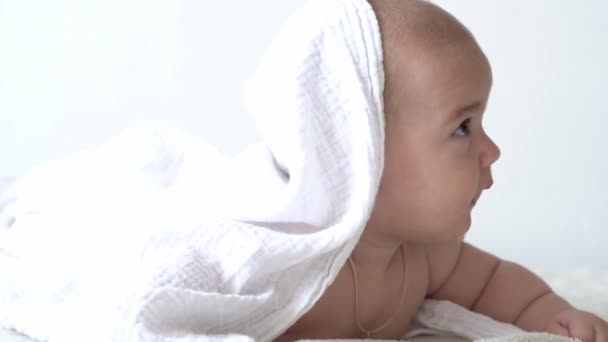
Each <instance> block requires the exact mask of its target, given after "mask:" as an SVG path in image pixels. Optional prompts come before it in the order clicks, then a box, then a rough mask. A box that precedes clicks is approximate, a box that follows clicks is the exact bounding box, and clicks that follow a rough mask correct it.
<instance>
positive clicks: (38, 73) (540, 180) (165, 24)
mask: <svg viewBox="0 0 608 342" xmlns="http://www.w3.org/2000/svg"><path fill="white" fill-rule="evenodd" d="M300 2H301V0H289V1H286V0H264V1H244V0H238V1H213V2H210V1H195V0H179V1H144V0H104V1H100V0H89V1H77V0H56V1H43V0H23V1H17V0H13V1H11V0H0V176H5V175H14V174H19V173H21V172H23V171H24V170H26V169H27V168H28V167H30V166H32V165H34V164H36V163H39V162H42V161H44V160H46V159H49V158H53V157H57V156H60V155H63V154H65V153H69V152H72V151H75V150H77V149H80V148H86V147H90V146H93V145H95V144H98V143H101V142H103V141H105V140H107V139H108V138H109V137H110V136H111V135H112V134H115V133H117V132H119V131H120V130H121V129H122V128H124V127H125V125H127V123H128V122H130V121H132V120H135V119H138V118H159V119H164V120H168V121H171V122H173V123H174V124H176V125H178V126H179V127H182V128H184V129H188V130H190V131H193V132H195V133H197V134H200V135H202V136H204V137H206V139H208V140H209V141H211V142H213V143H215V144H217V145H218V146H219V147H220V148H222V149H224V150H226V151H228V152H235V151H238V150H239V149H240V148H242V147H243V146H244V145H245V144H247V143H249V142H251V141H253V140H255V139H257V137H258V136H257V133H256V132H255V131H254V126H253V122H252V120H251V119H250V118H249V117H247V116H246V115H245V114H244V109H243V106H242V102H241V95H242V92H243V90H244V88H245V84H246V80H247V79H248V77H249V76H250V75H251V73H252V71H253V70H254V67H255V65H256V63H257V62H258V61H259V59H260V58H261V55H262V53H263V51H264V49H265V48H266V47H267V46H268V44H269V42H270V39H271V38H272V32H274V31H275V30H276V29H278V27H279V26H280V23H281V22H282V21H283V20H284V18H285V16H286V15H287V14H288V13H289V12H290V11H291V10H292V9H293V8H295V7H296V5H297V4H299V3H300ZM438 3H439V4H441V5H442V6H444V7H445V8H446V9H448V10H450V11H451V12H452V13H454V14H455V15H456V16H457V17H459V18H460V19H461V20H462V21H463V22H464V23H465V24H466V25H467V26H468V27H469V28H470V29H471V30H472V31H473V33H474V34H475V35H476V36H477V37H478V40H479V42H480V44H481V45H482V47H483V48H484V49H485V51H486V53H487V55H488V57H489V59H490V61H491V63H492V65H493V69H494V79H495V83H494V89H493V94H492V98H491V103H490V105H489V108H488V111H487V113H486V126H487V128H488V131H489V132H490V134H491V135H493V136H494V137H495V139H496V141H497V143H498V144H499V145H500V147H501V148H502V152H503V155H502V158H501V160H500V161H499V162H498V163H497V164H496V167H495V172H494V173H495V186H494V188H493V189H492V190H491V191H489V192H487V193H486V194H485V195H484V197H483V199H482V201H481V202H480V203H479V205H478V207H477V209H476V210H475V217H474V224H473V227H472V230H471V233H470V240H471V241H473V242H475V243H476V244H478V245H480V246H481V247H484V248H487V249H490V250H492V251H494V252H495V253H497V254H498V255H501V256H505V257H508V258H511V259H515V260H517V261H521V262H524V263H527V264H540V265H547V264H550V265H553V266H562V265H566V266H579V265H593V266H596V267H603V268H606V269H608V252H607V251H606V248H607V247H608V180H606V175H607V174H608V172H607V171H608V141H607V140H606V139H603V133H604V132H603V130H604V129H605V128H606V127H608V104H607V103H606V102H605V101H604V96H605V95H606V89H608V66H607V64H608V62H606V61H608V44H607V43H606V36H607V35H608V23H607V21H605V20H603V16H605V14H606V13H608V3H607V2H604V1H602V0H586V1H584V2H574V1H569V2H566V1H560V2H559V3H558V2H556V1H552V0H532V1H527V0H516V1H486V0H475V1H473V0H470V1H455V0H440V1H438Z"/></svg>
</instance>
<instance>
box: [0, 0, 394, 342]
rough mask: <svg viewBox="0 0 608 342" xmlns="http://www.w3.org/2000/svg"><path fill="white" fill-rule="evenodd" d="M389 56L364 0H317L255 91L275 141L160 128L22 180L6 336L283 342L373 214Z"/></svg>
mask: <svg viewBox="0 0 608 342" xmlns="http://www.w3.org/2000/svg"><path fill="white" fill-rule="evenodd" d="M382 56H383V53H382V46H381V37H380V31H379V27H378V22H377V20H376V17H375V15H374V12H373V10H372V8H371V6H370V4H369V3H368V2H367V1H365V0H312V1H309V2H308V3H306V4H305V5H304V6H303V7H302V8H300V9H299V11H298V12H296V13H295V14H294V15H293V16H292V17H290V18H289V20H288V21H287V23H286V25H285V26H284V28H283V29H282V30H281V32H280V33H279V34H278V36H277V37H276V40H275V41H274V43H273V45H272V47H271V49H270V51H269V53H268V55H267V56H266V58H265V60H264V61H263V63H262V65H261V66H260V68H259V70H258V72H257V74H256V76H255V77H254V79H253V81H252V82H251V85H250V92H249V93H248V96H247V104H248V106H249V108H250V109H251V113H252V114H253V115H254V117H255V119H256V121H257V123H258V126H259V129H260V131H261V135H262V137H263V142H262V143H260V144H256V145H252V146H250V147H249V148H247V149H246V150H245V151H243V152H242V153H241V154H239V155H238V156H236V157H227V156H222V155H221V154H219V153H218V152H217V151H216V150H214V149H213V148H212V147H210V146H209V145H207V144H205V143H204V142H202V141H201V140H199V139H198V138H196V137H193V136H190V135H188V134H186V133H184V132H180V131H178V130H175V129H171V128H168V127H166V126H164V125H159V124H145V125H141V126H137V127H134V128H131V129H128V130H126V131H125V132H124V133H123V134H121V135H120V136H118V137H116V138H115V139H113V140H112V141H110V142H109V143H107V144H105V145H102V146H100V147H99V148H96V149H95V150H93V151H88V152H85V153H82V154H79V155H75V156H71V157H68V158H65V159H63V160H58V161H55V162H52V163H49V164H47V165H45V166H42V167H39V168H36V169H34V170H32V171H31V172H29V173H28V174H26V175H23V176H22V177H20V178H19V180H18V181H17V182H16V183H15V185H14V187H13V188H12V189H13V190H12V194H14V197H15V198H16V201H15V205H14V206H11V208H12V209H11V210H13V215H14V220H11V222H12V224H11V225H10V227H5V228H0V283H1V285H0V325H1V326H4V327H9V328H13V329H16V330H19V331H22V332H24V333H26V334H28V335H30V336H33V337H37V338H40V339H44V340H50V341H62V342H69V341H110V340H113V341H127V340H128V341H135V340H146V341H198V340H209V339H214V338H217V339H223V338H231V339H234V338H238V337H240V338H242V339H244V340H248V339H255V340H260V341H268V340H270V339H272V338H274V337H276V336H278V335H279V334H280V333H282V332H283V331H284V330H285V329H287V328H288V327H289V326H290V325H291V324H293V323H294V322H295V321H296V320H297V319H298V317H300V316H301V315H303V314H304V313H305V312H306V311H307V310H309V309H310V308H311V307H312V306H313V305H314V303H315V302H316V301H317V300H318V299H319V298H320V296H321V295H322V294H323V292H324V291H325V290H326V288H327V287H328V286H329V285H330V284H331V283H332V281H333V280H334V279H335V277H336V275H337V273H338V271H339V270H340V269H341V267H342V266H343V264H344V262H345V261H346V259H347V257H348V256H349V255H350V253H351V251H352V249H353V248H354V246H355V244H356V243H357V241H358V239H359V236H360V234H361V232H362V230H363V229H364V227H365V224H366V222H367V219H368V217H369V215H370V211H371V209H372V207H373V204H374V199H375V196H376V192H377V189H378V185H379V181H380V177H381V174H382V166H383V153H384V150H383V148H384V146H383V144H384V117H383V102H382V93H383V87H384V74H383V66H382ZM208 114H209V115H213V114H215V115H221V113H208Z"/></svg>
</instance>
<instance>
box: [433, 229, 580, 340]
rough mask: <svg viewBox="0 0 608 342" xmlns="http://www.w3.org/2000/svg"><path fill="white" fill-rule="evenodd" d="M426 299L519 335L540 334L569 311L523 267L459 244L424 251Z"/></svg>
mask: <svg viewBox="0 0 608 342" xmlns="http://www.w3.org/2000/svg"><path fill="white" fill-rule="evenodd" d="M427 256H428V261H429V266H430V267H429V268H430V275H431V279H430V288H429V297H431V298H435V299H445V300H450V301H452V302H455V303H457V304H459V305H461V306H464V307H466V308H468V309H470V310H473V311H475V312H479V313H481V314H484V315H487V316H490V317H492V318H494V319H496V320H499V321H503V322H508V323H512V324H514V325H517V326H519V327H521V328H522V329H525V330H530V331H532V330H534V331H542V330H546V329H547V326H548V325H549V324H550V321H551V319H552V318H553V317H554V316H556V315H557V314H558V313H560V312H563V311H566V310H571V309H573V307H572V306H571V305H570V304H568V303H567V302H566V301H565V300H564V299H562V298H561V297H559V296H558V295H556V294H555V293H554V292H553V291H552V290H551V289H550V288H549V286H548V285H547V284H546V283H545V282H544V281H543V280H542V279H540V278H539V277H538V276H536V275H535V274H533V273H532V272H530V271H529V270H527V269H525V268H524V267H522V266H520V265H517V264H515V263H512V262H508V261H504V260H501V259H499V258H497V257H495V256H493V255H491V254H488V253H486V252H483V251H481V250H479V249H477V248H475V247H473V246H471V245H469V244H467V243H463V242H460V241H457V242H449V243H444V244H442V245H436V246H431V247H429V248H427Z"/></svg>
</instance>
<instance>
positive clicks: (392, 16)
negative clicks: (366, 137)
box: [366, 0, 500, 241]
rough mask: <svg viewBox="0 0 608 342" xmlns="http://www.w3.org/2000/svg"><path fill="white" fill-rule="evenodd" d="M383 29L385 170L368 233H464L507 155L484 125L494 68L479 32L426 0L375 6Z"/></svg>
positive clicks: (376, 1)
mask: <svg viewBox="0 0 608 342" xmlns="http://www.w3.org/2000/svg"><path fill="white" fill-rule="evenodd" d="M370 2H371V4H372V7H373V8H374V11H375V12H376V16H377V17H378V21H379V23H380V29H381V33H382V40H383V47H384V68H385V75H386V84H385V92H384V103H385V114H386V142H385V164H384V173H383V176H382V180H381V184H380V189H379V191H378V196H377V198H376V204H375V206H374V210H373V212H372V215H371V218H370V221H369V223H368V226H367V228H366V232H368V233H372V232H376V233H380V234H381V235H382V236H386V237H390V238H397V239H400V240H419V241H436V240H447V239H451V238H457V237H459V236H462V235H463V234H464V233H465V232H466V231H467V230H468V228H469V227H470V224H471V209H472V208H473V206H474V205H475V202H476V201H477V199H478V198H479V195H480V194H481V192H482V191H483V190H484V189H488V188H489V187H490V186H491V185H492V175H491V170H490V167H491V165H492V164H493V163H494V162H495V161H496V160H497V159H498V157H499V154H500V152H499V150H498V147H497V146H496V145H495V144H494V142H493V141H492V140H491V139H490V138H489V137H488V136H487V135H486V133H485V131H484V130H483V127H482V116H483V113H484V110H485V107H486V103H487V100H488V95H489V93H490V88H491V84H492V74H491V70H490V65H489V63H488V61H487V59H486V57H485V55H484V54H483V52H482V51H481V49H480V48H479V46H478V45H477V43H476V42H475V39H474V38H473V36H472V35H471V33H470V32H469V31H468V30H467V29H466V28H465V27H464V26H463V25H462V24H460V23H459V22H458V21H457V20H456V19H455V18H454V17H452V16H451V15H450V14H449V13H447V12H445V11H444V10H442V9H440V8H439V7H437V6H435V5H433V4H431V3H428V2H425V1H421V0H371V1H370Z"/></svg>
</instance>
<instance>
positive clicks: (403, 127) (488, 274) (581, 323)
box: [278, 0, 608, 342]
mask: <svg viewBox="0 0 608 342" xmlns="http://www.w3.org/2000/svg"><path fill="white" fill-rule="evenodd" d="M370 2H371V4H372V7H373V8H374V11H375V13H376V15H377V17H378V20H379V24H380V28H381V33H382V39H383V47H384V58H385V59H384V68H385V75H386V85H385V92H384V102H385V115H386V142H385V165H384V173H383V176H382V180H381V184H380V188H379V191H378V195H377V197H376V202H375V206H374V209H373V211H372V213H371V217H370V219H369V221H368V223H367V225H366V228H365V230H364V232H363V235H362V236H361V239H360V240H359V242H358V244H357V246H356V247H355V249H354V251H353V252H352V254H351V257H350V258H349V260H348V263H347V264H346V265H345V266H344V267H343V268H342V270H341V271H340V273H339V274H338V276H337V278H336V280H335V281H334V283H333V284H332V285H331V286H330V287H329V288H328V289H327V291H326V292H325V293H324V295H323V296H322V297H321V299H320V300H319V301H318V302H317V303H316V304H315V306H314V307H313V308H312V309H311V310H310V311H308V312H307V313H306V314H305V315H304V316H302V317H301V318H300V319H299V320H298V321H297V322H296V323H295V324H294V325H293V326H291V327H290V328H289V329H288V330H287V331H286V332H285V333H284V334H283V335H282V336H280V338H279V339H278V340H279V341H287V340H289V341H290V340H295V339H302V338H365V337H371V338H379V339H398V338H400V337H402V336H404V335H405V333H406V332H407V331H408V329H409V325H410V322H411V320H412V318H413V316H414V314H415V313H416V311H417V309H418V307H419V306H420V305H421V303H422V302H423V301H424V299H425V298H433V299H441V300H449V301H452V302H455V303H457V304H459V305H461V306H463V307H466V308H469V309H471V310H473V311H475V312H478V313H481V314H484V315H487V316H489V317H492V318H494V319H496V320H499V321H503V322H508V323H512V324H514V325H516V326H518V327H520V328H522V329H525V330H531V331H532V330H533V331H547V332H550V333H554V334H559V335H564V336H571V337H575V338H579V339H581V340H584V341H595V342H608V323H607V322H605V321H603V320H602V319H601V318H599V317H597V316H595V315H593V314H591V313H588V312H584V311H580V310H577V309H575V308H574V307H572V306H571V305H570V304H569V303H567V302H566V301H565V300H564V299H562V298H561V297H559V296H558V295H557V294H555V293H554V292H553V291H552V290H551V289H550V288H549V287H548V286H547V284H546V283H545V282H543V280H541V279H540V278H539V277H537V276H536V275H534V274H533V273H531V272H530V271H528V270H527V269H526V268H524V267H522V266H519V265H517V264H514V263H512V262H508V261H505V260H501V259H499V258H497V257H495V256H493V255H491V254H489V253H486V252H484V251H481V250H479V249H477V248H475V247H474V246H472V245H470V244H468V243H465V242H463V236H464V234H465V233H466V231H467V230H468V229H469V227H470V225H471V210H472V209H473V207H474V206H475V204H476V202H477V201H478V200H479V198H480V196H481V194H482V192H483V191H484V190H487V189H489V188H490V187H491V186H492V182H493V181H492V173H491V167H492V164H493V163H494V162H496V160H497V159H498V158H499V156H500V151H499V149H498V147H497V146H496V144H495V143H494V142H493V141H492V140H491V139H490V137H488V135H487V134H486V132H485V131H484V129H483V125H482V122H483V113H484V110H485V106H486V103H487V101H488V96H489V93H490V88H491V84H492V74H491V69H490V65H489V63H488V61H487V59H486V57H485V56H484V54H483V52H482V51H481V49H480V48H479V46H478V45H477V43H476V42H475V39H474V38H473V37H472V35H471V33H470V32H469V31H468V30H467V29H466V28H465V27H464V26H462V24H460V23H459V22H458V21H457V20H456V19H455V18H454V17H452V16H451V15H450V14H448V13H446V12H445V11H443V10H442V9H440V8H438V7H437V6H435V5H432V4H430V3H428V2H424V1H422V0H371V1H370ZM379 289H381V290H380V291H379Z"/></svg>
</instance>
